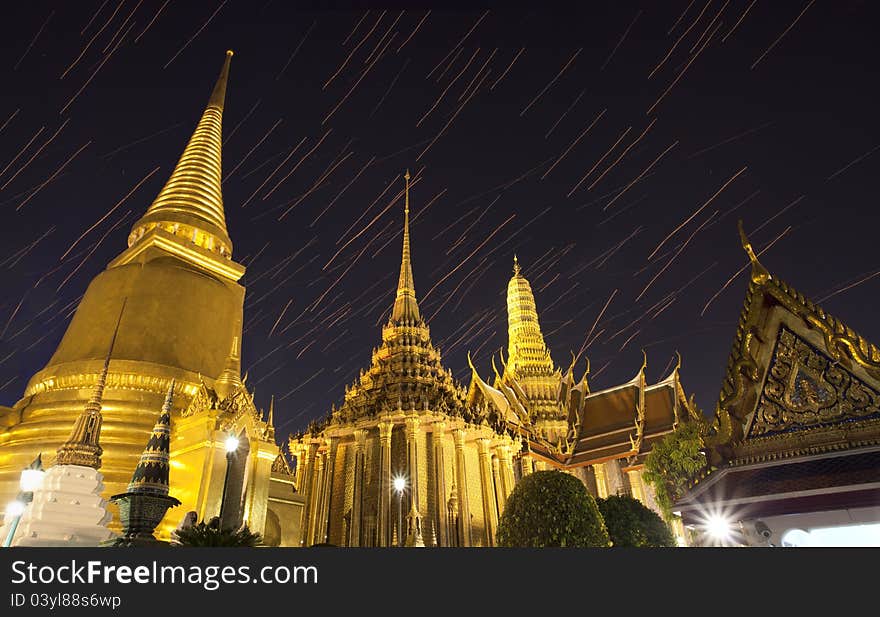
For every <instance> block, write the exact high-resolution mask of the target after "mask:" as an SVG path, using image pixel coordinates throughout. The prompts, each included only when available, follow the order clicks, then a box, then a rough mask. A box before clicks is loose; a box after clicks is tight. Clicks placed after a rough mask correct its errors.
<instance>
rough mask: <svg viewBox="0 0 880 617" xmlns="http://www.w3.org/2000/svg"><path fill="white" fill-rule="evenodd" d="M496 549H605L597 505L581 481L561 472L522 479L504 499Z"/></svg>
mask: <svg viewBox="0 0 880 617" xmlns="http://www.w3.org/2000/svg"><path fill="white" fill-rule="evenodd" d="M496 537H497V543H498V546H515V547H543V546H567V547H589V546H603V547H604V546H608V545H609V539H608V532H607V531H606V529H605V523H604V522H603V521H602V515H601V514H600V513H599V508H598V507H597V506H596V501H595V500H594V499H593V497H592V496H591V495H590V494H589V493H588V492H587V489H586V487H584V485H583V484H582V483H581V481H580V480H578V479H577V478H575V477H574V476H572V475H569V474H567V473H562V472H561V471H537V472H535V473H533V474H530V475H528V476H526V477H525V478H523V479H522V480H520V481H519V483H517V485H516V488H514V490H513V492H512V493H511V494H510V497H508V499H507V505H505V507H504V513H503V514H502V515H501V520H500V522H499V524H498V534H497V536H496Z"/></svg>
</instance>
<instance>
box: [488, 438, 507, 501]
mask: <svg viewBox="0 0 880 617" xmlns="http://www.w3.org/2000/svg"><path fill="white" fill-rule="evenodd" d="M490 460H491V461H492V484H493V486H494V488H495V513H496V516H498V517H500V516H501V513H502V512H503V511H504V501H505V498H506V495H505V494H504V486H503V485H502V480H501V459H500V457H499V456H498V449H497V448H495V454H494V455H492V456H490Z"/></svg>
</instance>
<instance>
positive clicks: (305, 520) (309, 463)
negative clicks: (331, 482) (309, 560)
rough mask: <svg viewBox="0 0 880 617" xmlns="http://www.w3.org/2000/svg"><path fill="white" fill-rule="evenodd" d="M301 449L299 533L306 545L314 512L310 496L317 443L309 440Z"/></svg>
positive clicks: (312, 486)
mask: <svg viewBox="0 0 880 617" xmlns="http://www.w3.org/2000/svg"><path fill="white" fill-rule="evenodd" d="M303 450H304V451H305V452H306V455H305V457H304V458H305V465H304V466H303V471H302V480H301V484H302V487H301V488H300V490H302V493H303V502H304V507H303V517H302V523H301V525H300V533H301V534H302V541H301V543H302V545H303V546H308V545H309V544H310V538H311V536H310V535H309V529H311V527H312V519H314V514H313V510H312V498H313V496H314V493H315V484H314V469H315V458H316V455H317V453H318V443H317V442H309V443H308V445H304V446H303ZM297 466H299V461H297Z"/></svg>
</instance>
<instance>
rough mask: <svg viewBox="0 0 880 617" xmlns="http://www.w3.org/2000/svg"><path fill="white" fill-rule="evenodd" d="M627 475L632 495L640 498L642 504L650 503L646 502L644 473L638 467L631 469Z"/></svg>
mask: <svg viewBox="0 0 880 617" xmlns="http://www.w3.org/2000/svg"><path fill="white" fill-rule="evenodd" d="M626 475H627V476H629V487H630V490H631V491H632V496H633V498H634V499H638V500H639V501H640V502H642V504H644V505H646V506H647V505H648V504H647V503H645V489H644V486H643V485H642V474H641V472H640V471H638V470H636V469H631V470H630V471H627V472H626Z"/></svg>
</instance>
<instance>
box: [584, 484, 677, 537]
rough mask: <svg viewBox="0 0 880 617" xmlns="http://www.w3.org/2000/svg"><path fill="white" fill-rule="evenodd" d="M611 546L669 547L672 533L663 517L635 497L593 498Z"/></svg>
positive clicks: (611, 496)
mask: <svg viewBox="0 0 880 617" xmlns="http://www.w3.org/2000/svg"><path fill="white" fill-rule="evenodd" d="M596 503H597V505H598V506H599V511H600V512H601V513H602V518H603V519H605V527H606V528H607V529H608V535H609V536H610V537H611V543H612V546H638V547H672V546H676V542H675V537H674V536H673V535H672V532H671V531H670V530H669V527H668V526H667V525H666V523H665V522H663V519H662V518H660V517H659V516H657V513H656V512H654V511H653V510H651V509H650V508H648V507H646V506H645V505H644V504H642V502H640V501H639V500H638V499H633V498H632V497H629V496H625V495H609V496H608V497H607V498H605V499H598V500H597V501H596Z"/></svg>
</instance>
